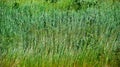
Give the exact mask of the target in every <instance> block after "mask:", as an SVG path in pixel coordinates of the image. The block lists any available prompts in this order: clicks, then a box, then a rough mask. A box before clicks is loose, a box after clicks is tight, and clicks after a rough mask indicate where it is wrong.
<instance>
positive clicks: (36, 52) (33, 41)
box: [0, 2, 120, 67]
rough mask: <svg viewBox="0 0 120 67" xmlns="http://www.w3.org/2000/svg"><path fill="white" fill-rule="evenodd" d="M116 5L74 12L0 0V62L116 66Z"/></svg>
mask: <svg viewBox="0 0 120 67" xmlns="http://www.w3.org/2000/svg"><path fill="white" fill-rule="evenodd" d="M118 5H119V2H117V3H114V4H113V5H106V3H101V4H99V8H96V7H91V8H86V9H85V10H82V9H81V10H79V11H77V12H76V11H72V10H68V11H67V10H61V9H60V10H59V9H57V10H54V9H50V10H46V8H45V7H44V6H41V5H36V4H32V5H23V6H20V7H17V8H16V7H12V6H10V5H9V6H8V5H5V4H3V3H0V15H1V16H0V67H119V65H120V58H119V56H120V30H119V29H120V20H119V19H120V15H119V13H120V7H119V6H118Z"/></svg>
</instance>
